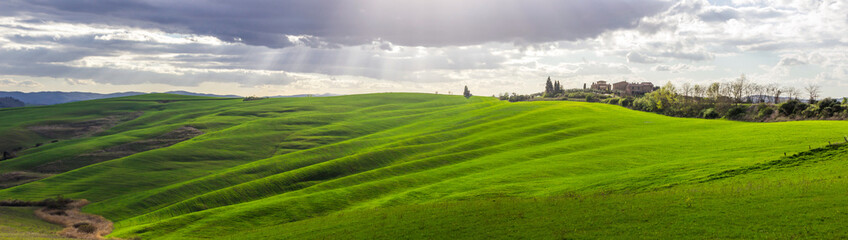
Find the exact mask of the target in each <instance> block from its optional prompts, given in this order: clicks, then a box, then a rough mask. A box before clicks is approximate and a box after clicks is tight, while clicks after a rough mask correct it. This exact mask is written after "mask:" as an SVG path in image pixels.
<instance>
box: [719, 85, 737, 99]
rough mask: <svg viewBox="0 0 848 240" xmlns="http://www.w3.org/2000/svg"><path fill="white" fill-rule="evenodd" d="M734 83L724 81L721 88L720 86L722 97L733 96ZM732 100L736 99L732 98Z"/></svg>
mask: <svg viewBox="0 0 848 240" xmlns="http://www.w3.org/2000/svg"><path fill="white" fill-rule="evenodd" d="M732 85H733V84H732V83H722V84H721V88H719V91H718V95H720V96H722V97H728V98H732V97H733V86H732ZM731 100H732V101H733V100H735V99H731Z"/></svg>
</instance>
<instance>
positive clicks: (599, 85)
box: [592, 81, 612, 91]
mask: <svg viewBox="0 0 848 240" xmlns="http://www.w3.org/2000/svg"><path fill="white" fill-rule="evenodd" d="M592 89H594V90H598V91H609V90H612V85H610V84H609V83H607V81H597V82H593V83H592Z"/></svg>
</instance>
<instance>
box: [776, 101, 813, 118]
mask: <svg viewBox="0 0 848 240" xmlns="http://www.w3.org/2000/svg"><path fill="white" fill-rule="evenodd" d="M804 109H807V104H806V103H803V102H801V101H798V100H795V99H792V100H789V101H786V102H785V103H781V104H780V105H779V107H778V112H780V114H782V115H784V116H787V117H788V116H792V115H793V114H800V113H801V112H802V111H804Z"/></svg>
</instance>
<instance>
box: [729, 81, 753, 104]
mask: <svg viewBox="0 0 848 240" xmlns="http://www.w3.org/2000/svg"><path fill="white" fill-rule="evenodd" d="M748 89H749V88H748V79H747V78H745V74H742V76H740V77H739V78H737V79H736V81H733V82H731V83H730V94H731V96H733V99H734V100H735V101H736V103H737V104H738V103H739V102H742V97H744V96H745V94H746V93H747V92H748V91H747V90H748Z"/></svg>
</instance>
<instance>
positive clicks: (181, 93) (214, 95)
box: [165, 91, 242, 98]
mask: <svg viewBox="0 0 848 240" xmlns="http://www.w3.org/2000/svg"><path fill="white" fill-rule="evenodd" d="M165 93H168V94H177V95H187V96H198V97H222V98H241V97H242V96H238V95H216V94H208V93H195V92H186V91H170V92H165Z"/></svg>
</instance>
